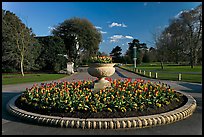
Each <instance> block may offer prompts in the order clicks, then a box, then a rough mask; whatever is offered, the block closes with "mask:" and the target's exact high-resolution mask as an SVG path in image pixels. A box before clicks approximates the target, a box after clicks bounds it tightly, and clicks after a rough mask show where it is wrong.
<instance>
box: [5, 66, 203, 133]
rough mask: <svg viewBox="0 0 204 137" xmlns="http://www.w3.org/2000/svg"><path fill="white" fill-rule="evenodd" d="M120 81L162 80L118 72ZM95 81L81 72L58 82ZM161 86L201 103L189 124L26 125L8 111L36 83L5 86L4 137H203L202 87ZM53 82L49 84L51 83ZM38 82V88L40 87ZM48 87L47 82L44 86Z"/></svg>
mask: <svg viewBox="0 0 204 137" xmlns="http://www.w3.org/2000/svg"><path fill="white" fill-rule="evenodd" d="M111 78H112V79H118V78H132V79H137V78H142V79H145V80H150V81H153V82H154V81H155V82H158V81H159V80H155V79H149V78H144V77H141V76H138V75H137V74H134V73H131V72H128V71H126V70H123V69H120V68H116V72H115V73H114V75H112V76H111ZM88 79H95V77H92V76H90V75H89V74H88V73H87V72H86V71H82V72H77V73H75V74H73V75H71V76H68V77H65V78H62V79H59V80H56V81H63V80H67V81H73V80H88ZM160 81H161V82H164V83H167V84H169V85H170V86H171V87H172V88H174V89H176V90H180V91H183V92H186V93H188V94H190V95H192V96H193V97H194V98H195V99H196V101H197V108H196V111H195V112H194V113H193V115H192V116H191V117H189V118H187V119H185V120H182V121H178V122H175V123H173V124H168V125H164V126H158V127H150V128H144V129H117V130H116V129H115V130H110V129H108V130H100V129H84V130H83V129H71V128H56V127H48V126H41V125H37V124H32V123H28V122H26V121H22V120H20V119H18V118H16V117H14V116H12V115H10V114H9V113H8V112H7V111H6V104H7V102H8V101H9V100H10V99H11V98H12V97H14V96H16V95H18V94H20V93H21V92H22V91H23V90H25V88H29V87H31V86H32V85H33V84H36V82H33V83H25V84H16V85H2V135H68V134H69V135H202V84H195V83H188V82H179V81H167V80H160ZM49 82H52V81H46V83H49ZM40 83H41V82H38V83H37V84H40ZM44 83H45V82H44Z"/></svg>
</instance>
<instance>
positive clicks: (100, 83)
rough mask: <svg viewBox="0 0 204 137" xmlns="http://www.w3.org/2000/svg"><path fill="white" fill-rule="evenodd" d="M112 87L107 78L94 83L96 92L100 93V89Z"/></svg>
mask: <svg viewBox="0 0 204 137" xmlns="http://www.w3.org/2000/svg"><path fill="white" fill-rule="evenodd" d="M106 87H111V83H110V82H109V81H108V80H105V78H102V79H100V80H96V81H95V83H94V89H93V90H94V92H98V91H99V90H100V89H103V88H106Z"/></svg>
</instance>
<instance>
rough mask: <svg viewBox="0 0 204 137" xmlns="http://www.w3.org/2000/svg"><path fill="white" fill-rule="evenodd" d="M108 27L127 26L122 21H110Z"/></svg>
mask: <svg viewBox="0 0 204 137" xmlns="http://www.w3.org/2000/svg"><path fill="white" fill-rule="evenodd" d="M109 27H110V28H112V27H127V25H125V24H124V23H122V24H121V23H117V22H112V23H111V24H110V25H109Z"/></svg>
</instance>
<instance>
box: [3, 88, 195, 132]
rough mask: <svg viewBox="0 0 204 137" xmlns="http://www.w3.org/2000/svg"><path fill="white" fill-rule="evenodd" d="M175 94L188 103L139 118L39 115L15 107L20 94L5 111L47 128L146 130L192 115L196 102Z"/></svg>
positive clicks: (8, 104)
mask: <svg viewBox="0 0 204 137" xmlns="http://www.w3.org/2000/svg"><path fill="white" fill-rule="evenodd" d="M176 92H179V93H181V94H183V95H185V96H186V97H187V99H188V101H187V103H186V104H185V105H184V106H182V107H180V108H178V109H175V110H173V111H169V112H166V113H161V114H156V115H148V116H139V117H128V118H103V119H101V118H87V119H80V118H71V117H57V116H47V115H41V114H37V113H32V112H28V111H25V110H22V109H19V108H18V107H16V106H15V101H16V99H17V98H18V97H19V96H20V95H21V94H20V95H17V96H15V97H13V98H12V99H11V100H10V101H9V102H8V103H7V106H6V109H7V111H8V112H9V113H11V114H12V115H14V116H16V117H19V118H21V119H23V120H26V121H29V122H31V123H37V124H43V125H49V126H57V127H64V128H82V129H119V128H146V127H153V126H161V125H165V124H170V123H174V122H176V121H180V120H183V119H186V118H188V117H189V116H191V115H192V114H193V112H194V111H195V109H196V106H197V104H196V100H195V99H194V98H193V97H192V96H191V95H188V94H186V93H184V92H181V91H176Z"/></svg>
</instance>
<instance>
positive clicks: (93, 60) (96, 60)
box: [89, 56, 112, 63]
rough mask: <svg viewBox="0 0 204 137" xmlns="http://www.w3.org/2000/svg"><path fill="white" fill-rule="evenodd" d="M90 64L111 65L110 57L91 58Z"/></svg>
mask: <svg viewBox="0 0 204 137" xmlns="http://www.w3.org/2000/svg"><path fill="white" fill-rule="evenodd" d="M89 62H90V63H112V57H110V56H95V57H91V59H90V60H89Z"/></svg>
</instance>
